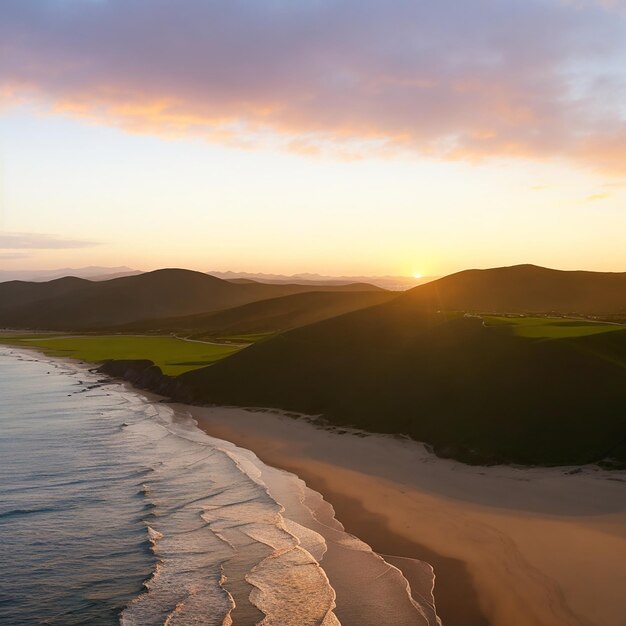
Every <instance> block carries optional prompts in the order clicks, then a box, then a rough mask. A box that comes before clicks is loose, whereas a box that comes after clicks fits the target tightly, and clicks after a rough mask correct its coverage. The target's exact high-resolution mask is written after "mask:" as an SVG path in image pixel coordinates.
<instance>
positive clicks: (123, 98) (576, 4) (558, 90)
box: [0, 0, 626, 173]
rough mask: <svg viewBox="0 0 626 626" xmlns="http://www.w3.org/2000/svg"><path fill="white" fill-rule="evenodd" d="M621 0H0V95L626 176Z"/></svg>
mask: <svg viewBox="0 0 626 626" xmlns="http://www.w3.org/2000/svg"><path fill="white" fill-rule="evenodd" d="M622 9H623V4H622V2H621V0H616V1H606V2H602V1H597V0H578V1H576V0H525V1H524V2H518V1H516V0H437V2H427V1H425V0H420V1H418V0H342V1H339V0H299V1H298V2H286V1H285V0H158V1H157V2H155V1H154V0H99V1H97V2H87V1H85V0H4V1H3V2H2V4H1V5H0V76H1V77H2V78H1V79H0V94H2V98H3V99H4V101H5V102H15V101H19V100H20V99H22V98H34V99H37V100H43V101H46V102H48V103H49V104H50V105H51V107H52V108H53V109H54V110H55V111H58V112H64V113H68V114H71V115H78V116H84V117H88V118H91V119H95V120H97V121H103V122H105V123H110V124H116V125H120V126H122V127H124V128H126V129H128V130H132V131H135V132H148V133H166V134H175V135H177V134H191V135H197V136H202V137H206V138H207V139H209V140H211V141H216V142H225V143H231V144H235V145H239V146H242V147H254V146H256V145H258V144H264V145H265V144H267V143H273V144H276V143H278V144H279V145H283V146H284V147H285V148H286V149H288V150H294V151H297V152H300V153H306V154H315V153H318V152H319V151H320V150H324V149H327V148H328V146H333V147H334V148H336V149H337V150H338V151H340V152H342V153H344V154H346V155H349V156H357V155H358V154H359V153H368V152H369V151H377V152H378V153H395V152H397V151H399V150H400V151H402V150H408V151H415V152H418V153H421V154H426V155H434V156H438V157H442V158H450V159H467V160H477V159H482V158H486V157H511V156H513V157H516V156H519V157H531V158H546V157H547V158H555V157H556V158H560V157H565V158H570V159H574V160H576V161H577V162H580V163H583V164H585V165H586V166H589V167H593V168H596V169H601V170H603V171H606V172H613V173H615V172H617V173H620V172H621V173H624V171H626V70H625V69H624V68H626V18H625V17H624V12H623V10H622Z"/></svg>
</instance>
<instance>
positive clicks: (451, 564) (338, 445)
mask: <svg viewBox="0 0 626 626" xmlns="http://www.w3.org/2000/svg"><path fill="white" fill-rule="evenodd" d="M177 406H178V408H180V409H181V410H187V411H189V412H191V413H192V414H193V415H194V417H196V419H197V420H198V423H199V425H200V427H202V428H203V429H205V430H206V431H207V432H208V433H209V434H210V435H212V436H216V437H220V438H223V439H226V440H229V441H231V442H233V443H235V444H237V445H239V446H241V447H244V448H248V449H250V450H252V451H254V452H255V453H256V454H257V455H258V456H259V457H260V458H261V459H262V460H263V461H264V462H266V463H268V464H270V465H273V466H276V467H279V468H283V469H286V470H289V471H292V472H294V473H297V474H298V475H299V476H300V477H301V478H303V479H304V480H305V481H306V482H307V484H308V485H309V486H310V487H312V488H313V489H315V490H317V491H319V492H320V493H322V494H323V496H324V498H325V499H326V500H327V501H329V502H330V503H331V504H332V505H333V506H334V508H335V510H336V513H337V518H338V519H339V520H340V521H341V522H342V523H343V524H344V526H345V528H346V529H347V530H348V531H349V532H352V533H353V534H355V535H357V536H358V537H359V538H361V539H363V540H364V541H366V542H367V543H369V544H370V545H371V546H372V547H373V548H374V550H376V551H377V552H379V553H381V554H383V555H385V556H386V557H399V558H396V559H389V560H390V561H391V562H393V563H394V564H395V565H397V566H398V567H400V568H402V567H403V561H402V557H410V558H417V559H422V560H425V561H428V562H429V563H431V564H432V565H433V566H434V568H435V574H436V576H437V581H436V585H435V598H436V601H437V603H438V604H437V608H438V613H439V615H440V616H441V618H442V620H443V622H444V624H445V625H446V626H461V625H463V626H484V625H487V624H488V625H490V626H624V624H625V623H626V622H625V621H624V615H625V614H626V600H625V599H624V595H623V590H624V588H626V473H624V472H613V473H610V472H606V471H603V470H599V469H597V468H595V467H585V468H583V469H577V468H551V469H545V468H512V467H492V468H485V467H470V466H466V465H463V464H460V463H457V462H454V461H448V460H443V459H439V458H437V457H435V456H433V455H432V454H430V453H429V452H428V451H427V450H426V449H425V448H424V446H422V445H421V444H419V443H416V442H413V441H409V440H406V439H403V438H395V437H389V436H382V435H365V434H363V433H358V432H356V431H346V430H344V429H325V428H321V427H318V426H315V425H313V424H311V423H310V422H309V421H308V420H306V419H294V418H293V417H290V416H287V415H283V414H280V413H277V412H267V411H261V412H258V411H257V412H254V411H249V410H244V409H237V408H200V407H190V406H184V405H177ZM403 571H404V572H405V575H406V576H407V578H408V579H409V580H410V579H411V571H410V568H409V567H407V568H405V569H404V570H403Z"/></svg>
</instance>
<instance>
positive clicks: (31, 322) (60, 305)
mask: <svg viewBox="0 0 626 626" xmlns="http://www.w3.org/2000/svg"><path fill="white" fill-rule="evenodd" d="M315 289H316V290H317V291H320V290H323V291H368V290H369V291H373V292H381V291H382V290H381V289H379V288H378V287H373V286H371V285H364V284H354V285H344V286H341V287H337V286H330V287H322V288H320V287H316V288H315ZM311 290H312V288H311V287H310V286H306V285H265V284H262V283H251V284H233V283H231V282H228V281H225V280H221V279H219V278H215V277H214V276H209V275H207V274H203V273H201V272H192V271H189V270H181V269H163V270H157V271H154V272H147V273H145V274H140V275H137V276H127V277H123V278H116V279H112V280H106V281H100V282H92V281H88V280H82V279H78V278H63V279H59V280H56V281H51V282H48V283H25V282H21V281H11V282H6V283H0V302H1V303H2V305H0V327H5V328H20V329H47V330H87V329H101V328H110V327H113V326H118V325H121V324H127V323H130V322H134V321H138V320H143V319H155V318H164V317H174V316H187V315H193V314H198V313H206V312H207V311H216V310H220V309H226V308H230V307H234V306H240V305H242V304H247V303H250V302H255V301H259V300H265V299H267V298H276V297H279V296H284V295H288V294H293V293H303V292H308V291H311Z"/></svg>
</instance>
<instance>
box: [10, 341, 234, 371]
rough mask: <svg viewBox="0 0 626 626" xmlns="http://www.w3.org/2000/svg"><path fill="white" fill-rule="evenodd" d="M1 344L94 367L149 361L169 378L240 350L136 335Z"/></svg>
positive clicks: (224, 346) (227, 345) (222, 345)
mask: <svg viewBox="0 0 626 626" xmlns="http://www.w3.org/2000/svg"><path fill="white" fill-rule="evenodd" d="M0 343H4V344H10V345H15V346H26V347H31V348H39V349H40V350H42V351H43V352H44V353H45V354H47V355H49V356H59V357H69V358H72V359H79V360H81V361H89V362H93V363H98V362H101V361H105V360H107V359H149V360H150V361H153V362H154V363H156V364H157V365H158V366H159V367H160V368H161V370H162V371H163V373H164V374H168V375H169V376H178V375H179V374H183V373H184V372H188V371H190V370H194V369H198V368H200V367H205V366H206V365H210V364H211V363H214V362H215V361H218V360H220V359H223V358H225V357H227V356H229V355H231V354H233V353H234V352H237V351H238V350H240V349H241V346H238V345H232V344H214V343H204V342H195V341H185V340H183V339H177V338H176V337H163V336H154V337H148V336H137V335H72V336H67V335H7V336H1V337H0Z"/></svg>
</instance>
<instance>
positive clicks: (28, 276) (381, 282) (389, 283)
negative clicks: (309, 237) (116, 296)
mask: <svg viewBox="0 0 626 626" xmlns="http://www.w3.org/2000/svg"><path fill="white" fill-rule="evenodd" d="M143 273H144V272H143V271H142V270H136V269H133V268H131V267H126V266H124V265H122V266H119V267H99V266H89V267H80V268H72V267H65V268H60V269H52V270H0V283H2V282H6V281H9V280H25V281H31V282H43V281H48V280H55V279H57V278H65V277H66V276H75V277H76V278H85V279H87V280H98V281H102V280H110V279H111V278H122V277H124V276H136V275H137V274H143ZM206 273H207V274H209V275H210V276H216V277H217V278H221V279H223V280H227V281H230V282H235V283H237V282H239V283H245V282H250V281H253V282H258V283H266V284H294V283H297V284H300V285H310V286H325V285H337V286H339V285H349V284H352V283H368V284H370V285H376V286H377V287H381V288H382V289H389V290H391V291H405V290H406V289H411V288H412V287H416V286H417V285H423V284H424V283H427V282H430V281H431V280H435V278H436V277H432V276H424V277H422V278H413V277H411V276H324V275H322V274H307V273H304V274H293V275H291V276H288V275H285V274H263V273H260V274H254V273H250V272H218V271H209V272H206Z"/></svg>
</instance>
